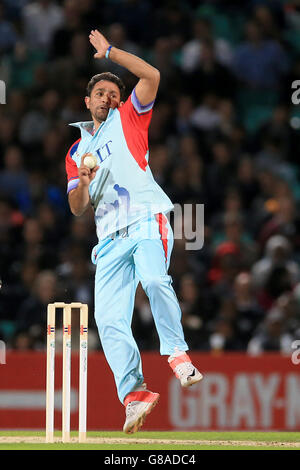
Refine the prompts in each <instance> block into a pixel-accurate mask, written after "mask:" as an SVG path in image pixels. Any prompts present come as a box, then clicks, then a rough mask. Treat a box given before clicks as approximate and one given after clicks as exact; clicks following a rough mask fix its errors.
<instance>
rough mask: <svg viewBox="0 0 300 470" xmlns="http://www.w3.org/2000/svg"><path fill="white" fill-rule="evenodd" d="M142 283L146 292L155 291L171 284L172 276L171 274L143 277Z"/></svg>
mask: <svg viewBox="0 0 300 470" xmlns="http://www.w3.org/2000/svg"><path fill="white" fill-rule="evenodd" d="M141 283H142V286H143V289H144V290H145V292H146V293H148V292H155V291H157V290H160V289H162V288H164V287H166V286H170V285H171V283H172V278H171V276H154V277H149V278H146V279H143V280H142V281H141Z"/></svg>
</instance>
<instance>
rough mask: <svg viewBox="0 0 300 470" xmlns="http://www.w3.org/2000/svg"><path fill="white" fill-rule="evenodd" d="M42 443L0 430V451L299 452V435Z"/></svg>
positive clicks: (106, 437) (36, 435)
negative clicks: (227, 450)
mask: <svg viewBox="0 0 300 470" xmlns="http://www.w3.org/2000/svg"><path fill="white" fill-rule="evenodd" d="M60 435H61V434H60V433H59V432H58V433H56V435H55V441H56V442H54V443H53V444H46V443H45V434H44V433H43V432H33V431H31V432H27V431H26V432H22V431H1V432H0V451H1V450H70V449H72V450H80V449H85V450H90V449H92V450H110V451H113V450H206V449H209V450H226V449H230V450H232V449H235V450H241V449H242V450H300V432H178V431H176V432H139V433H137V434H133V435H126V434H124V433H122V432H108V431H106V432H105V431H102V432H88V433H87V442H86V443H85V444H79V443H78V442H77V434H76V433H75V432H74V433H72V435H71V440H72V442H71V443H68V444H63V443H61V442H59V438H60Z"/></svg>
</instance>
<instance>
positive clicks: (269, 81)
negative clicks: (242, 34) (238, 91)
mask: <svg viewBox="0 0 300 470" xmlns="http://www.w3.org/2000/svg"><path fill="white" fill-rule="evenodd" d="M288 69H289V62H288V57H287V55H286V53H285V51H284V50H283V48H282V46H281V45H280V44H279V43H278V42H277V41H275V40H267V39H265V38H264V36H263V31H262V29H261V26H260V25H259V24H258V23H257V21H253V20H251V21H249V22H248V23H247V25H246V41H245V42H244V43H243V44H241V45H239V46H238V47H237V49H236V51H235V54H234V59H233V71H234V73H235V75H236V77H237V78H238V79H239V80H240V81H241V83H242V84H243V85H245V86H246V87H247V88H250V89H251V88H256V89H261V90H263V89H268V90H277V89H278V88H279V83H280V79H281V78H282V76H283V75H284V74H286V73H287V72H288Z"/></svg>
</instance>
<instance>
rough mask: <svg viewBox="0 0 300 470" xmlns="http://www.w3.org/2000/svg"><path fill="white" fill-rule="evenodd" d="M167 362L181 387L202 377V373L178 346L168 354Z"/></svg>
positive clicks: (187, 385) (198, 380)
mask: <svg viewBox="0 0 300 470" xmlns="http://www.w3.org/2000/svg"><path fill="white" fill-rule="evenodd" d="M168 362H169V364H170V367H171V369H172V370H173V372H174V374H175V375H176V377H177V378H178V379H179V380H180V383H181V385H182V387H190V386H191V385H193V384H195V383H197V382H200V380H201V379H203V375H202V374H201V373H200V372H199V371H198V369H196V367H195V366H193V364H192V361H191V359H190V358H189V356H188V355H187V354H186V353H185V352H184V351H179V349H178V348H175V352H174V353H173V354H172V355H171V356H169V358H168Z"/></svg>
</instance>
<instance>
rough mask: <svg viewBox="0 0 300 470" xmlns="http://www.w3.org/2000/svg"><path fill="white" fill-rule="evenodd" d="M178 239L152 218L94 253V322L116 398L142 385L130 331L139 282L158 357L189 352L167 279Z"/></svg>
mask: <svg viewBox="0 0 300 470" xmlns="http://www.w3.org/2000/svg"><path fill="white" fill-rule="evenodd" d="M173 243H174V238H173V232H172V228H171V226H170V224H169V221H168V219H167V217H166V216H165V215H163V214H157V215H155V216H154V215H151V216H150V217H148V218H145V219H143V220H140V221H138V222H136V223H133V224H132V225H129V226H128V227H127V233H125V231H124V230H120V231H119V232H117V233H116V234H115V236H114V237H113V238H112V237H111V236H109V237H106V238H105V239H104V240H101V241H100V242H99V243H98V245H96V246H95V247H94V249H93V251H92V261H93V263H95V264H96V276H95V320H96V324H97V327H98V331H99V336H100V341H101V344H102V348H103V351H104V354H105V357H106V360H107V362H108V364H109V366H110V368H111V370H112V372H113V374H114V379H115V383H116V387H117V392H118V397H119V399H120V401H121V402H122V403H123V401H124V399H125V397H126V395H128V393H130V392H131V391H132V390H133V389H134V388H135V387H136V386H138V385H141V384H142V383H143V381H144V377H143V372H142V364H141V356H140V352H139V350H138V347H137V344H136V342H135V340H134V337H133V335H132V330H131V321H132V314H133V309H134V301H135V291H136V288H137V285H138V283H139V282H141V284H142V287H143V289H144V291H145V292H146V294H147V296H148V298H149V302H150V307H151V311H152V315H153V318H154V322H155V326H156V329H157V333H158V336H159V340H160V354H162V355H170V354H172V353H173V352H174V348H175V347H178V349H179V350H181V351H186V350H187V349H188V346H187V344H186V342H185V340H184V334H183V329H182V325H181V310H180V307H179V304H178V300H177V297H176V294H175V292H174V289H173V287H172V279H171V277H170V276H169V275H168V267H169V262H170V256H171V252H172V248H173Z"/></svg>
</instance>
